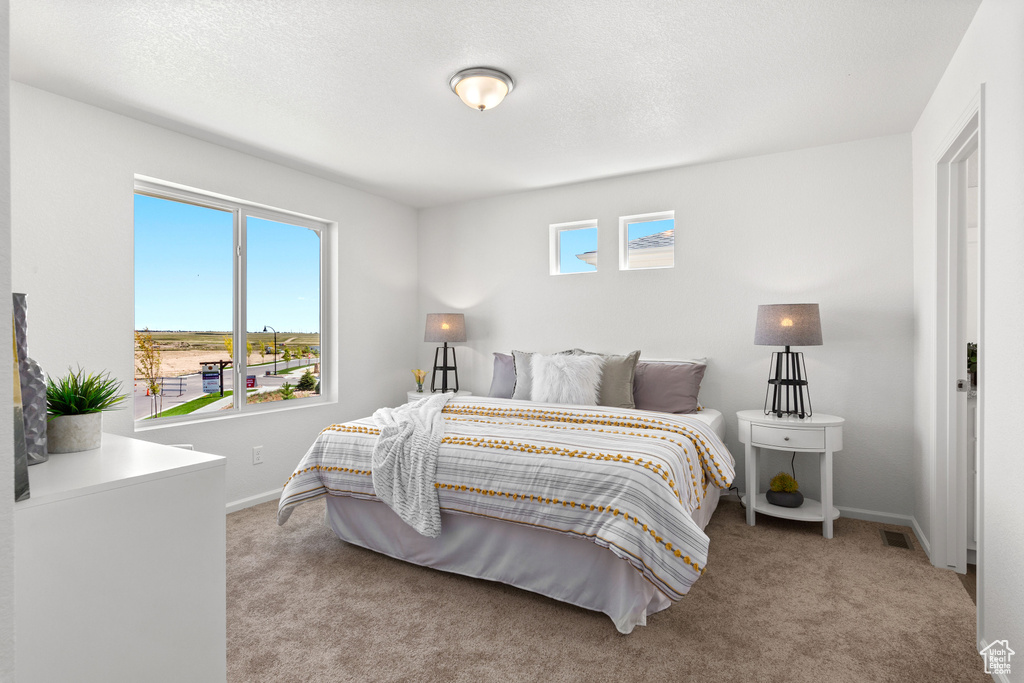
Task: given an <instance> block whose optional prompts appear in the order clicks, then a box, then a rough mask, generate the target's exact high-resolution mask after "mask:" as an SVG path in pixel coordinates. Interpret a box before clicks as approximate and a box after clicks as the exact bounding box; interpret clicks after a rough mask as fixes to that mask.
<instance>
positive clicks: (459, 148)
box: [11, 0, 980, 206]
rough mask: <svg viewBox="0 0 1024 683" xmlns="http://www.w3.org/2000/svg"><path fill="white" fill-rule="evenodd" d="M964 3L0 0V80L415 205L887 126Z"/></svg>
mask: <svg viewBox="0 0 1024 683" xmlns="http://www.w3.org/2000/svg"><path fill="white" fill-rule="evenodd" d="M979 2H980V0H898V1H897V0H676V1H664V2H656V1H653V0H647V1H641V0H601V1H598V2H595V1H587V2H583V1H582V0H580V1H576V2H560V3H553V2H549V1H543V2H526V1H523V0H489V1H488V0H438V1H435V2H430V1H428V0H423V1H420V2H414V1H412V0H379V1H371V0H364V1H362V2H354V1H352V0H286V1H285V0H281V1H279V2H261V1H258V0H248V1H242V0H228V1H221V2H198V1H194V0H193V1H185V0H90V1H89V2H82V1H81V0H11V77H12V78H13V79H14V80H17V81H21V82H23V83H27V84H29V85H32V86H35V87H38V88H42V89H44V90H49V91H51V92H55V93H58V94H61V95H65V96H67V97H71V98H74V99H78V100H81V101H84V102H88V103H91V104H94V105H97V106H100V107H104V108H106V109H110V110H112V111H115V112H119V113H123V114H127V115H129V116H133V117H136V118H139V119H142V120H144V121H149V122H152V123H156V124H159V125H162V126H166V127H169V128H172V129H174V130H178V131H182V132H185V133H188V134H190V135H194V136H196V137H199V138H202V139H205V140H210V141H213V142H217V143H219V144H223V145H225V146H228V147H231V148H235V149H239V150H243V151H246V152H249V153H251V154H255V155H257V156H260V157H264V158H267V159H271V160H274V161H277V162H279V163H283V164H285V165H288V166H292V167H295V168H299V169H302V170H305V171H309V172H311V173H315V174H317V175H320V176H323V177H327V178H330V179H333V180H338V181H341V182H343V183H346V184H348V185H351V186H354V187H358V188H361V189H365V190H368V191H370V192H373V193H376V194H380V195H383V196H387V197H391V198H393V199H396V200H398V201H401V202H404V203H406V204H410V205H412V206H433V205H437V204H444V203H448V202H453V201H461V200H465V199H471V198H475V197H482V196H487V195H493V194H499V193H505V192H511V191H516V190H522V189H529V188H537V187H546V186H552V185H559V184H564V183H571V182H576V181H583V180H590V179H593V178H600V177H607V176H614V175H620V174H624V173H632V172H637V171H644V170H649V169H654V168H663V167H668V166H676V165H682V164H693V163H701V162H707V161H713V160H718V159H728V158H736V157H744V156H750V155H755V154H763V153H768V152H775V151H782V150H789V149H798V148H803V147H811V146H816V145H823V144H830V143H836V142H842V141H847V140H856V139H860V138H867V137H873V136H878V135H887V134H892V133H899V132H907V131H909V130H910V129H911V128H912V127H913V125H914V123H915V122H916V120H917V118H918V116H919V115H920V113H921V111H922V109H923V108H924V105H925V104H926V102H927V100H928V97H929V96H930V94H931V92H932V90H933V89H934V87H935V85H936V83H937V82H938V80H939V77H940V76H941V75H942V72H943V70H944V69H945V67H946V64H947V63H948V62H949V60H950V58H951V57H952V55H953V52H954V51H955V49H956V46H957V45H958V44H959V42H960V39H961V37H962V36H963V33H964V31H965V30H966V28H967V25H968V24H969V23H970V20H971V18H972V17H973V16H974V12H975V10H976V9H977V6H978V4H979ZM471 66H493V67H497V68H499V69H502V70H504V71H507V72H508V73H509V74H511V75H512V77H513V78H514V79H515V81H516V88H515V90H514V92H512V94H510V95H509V96H508V98H507V99H506V100H505V102H504V103H502V104H501V105H500V106H499V107H498V108H496V109H493V110H491V111H487V112H483V113H481V112H477V111H474V110H472V109H470V108H468V107H467V106H465V105H464V104H462V102H460V101H459V99H458V98H457V97H456V96H455V95H454V94H453V93H452V92H451V91H450V90H449V89H448V79H449V78H450V77H451V75H452V74H454V73H455V72H456V71H458V70H460V69H463V68H466V67H471Z"/></svg>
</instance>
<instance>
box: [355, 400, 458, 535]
mask: <svg viewBox="0 0 1024 683" xmlns="http://www.w3.org/2000/svg"><path fill="white" fill-rule="evenodd" d="M451 397H452V394H435V395H432V396H429V397H427V398H421V399H419V400H418V401H413V402H412V403H406V404H405V405H401V406H398V407H397V408H381V409H380V410H378V411H377V412H375V413H374V414H373V423H374V424H375V425H376V426H377V427H378V428H379V429H380V437H379V438H378V439H377V443H376V444H375V445H374V447H373V455H372V458H371V463H372V465H371V470H372V472H373V490H374V492H375V493H376V494H377V497H378V498H380V499H381V500H383V501H384V502H385V503H387V504H388V506H389V507H390V508H391V509H392V510H394V511H395V512H397V513H398V516H399V517H401V518H402V520H403V521H404V522H405V523H406V524H408V525H409V526H411V527H412V528H413V529H415V530H416V531H417V532H419V533H420V534H422V535H424V536H429V537H430V538H437V537H438V536H440V535H441V510H440V507H439V505H438V502H437V488H436V487H435V486H434V484H435V473H436V471H437V452H438V449H439V448H440V447H441V439H442V438H443V437H444V418H442V416H441V410H442V409H443V408H444V404H445V403H447V402H448V399H450V398H451Z"/></svg>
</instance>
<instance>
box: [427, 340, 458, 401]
mask: <svg viewBox="0 0 1024 683" xmlns="http://www.w3.org/2000/svg"><path fill="white" fill-rule="evenodd" d="M438 351H444V355H443V356H442V360H441V363H440V365H439V364H438V362H437V353H438ZM449 351H451V352H452V364H451V365H448V352H449ZM449 370H451V371H452V372H454V373H455V388H454V389H452V388H450V387H449V386H448V371H449ZM439 372H440V373H441V388H440V389H437V388H436V387H435V383H436V381H437V373H439ZM435 391H440V392H441V393H442V394H443V393H444V392H446V391H454V392H455V393H458V391H459V368H458V367H456V360H455V348H454V347H452V348H449V347H448V342H445V343H444V346H443V347H442V346H438V347H437V348H436V349H434V374H433V375H431V377H430V392H431V393H434V392H435Z"/></svg>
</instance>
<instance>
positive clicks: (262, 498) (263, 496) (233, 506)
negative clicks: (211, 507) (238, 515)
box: [227, 489, 281, 514]
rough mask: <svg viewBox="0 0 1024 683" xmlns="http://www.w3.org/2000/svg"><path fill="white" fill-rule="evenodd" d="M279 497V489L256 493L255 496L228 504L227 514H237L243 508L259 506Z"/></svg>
mask: <svg viewBox="0 0 1024 683" xmlns="http://www.w3.org/2000/svg"><path fill="white" fill-rule="evenodd" d="M280 497H281V489H274V490H273V491H267V492H266V493H257V494H256V495H255V496H249V497H248V498H242V499H241V500H236V501H234V502H231V503H228V506H227V514H231V513H232V512H238V511H239V510H244V509H245V508H251V507H252V506H253V505H259V504H260V503H266V502H268V501H271V500H277V499H278V498H280Z"/></svg>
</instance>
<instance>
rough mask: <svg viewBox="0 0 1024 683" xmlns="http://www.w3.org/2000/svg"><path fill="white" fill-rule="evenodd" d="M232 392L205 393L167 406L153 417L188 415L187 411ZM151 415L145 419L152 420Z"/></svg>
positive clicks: (192, 410)
mask: <svg viewBox="0 0 1024 683" xmlns="http://www.w3.org/2000/svg"><path fill="white" fill-rule="evenodd" d="M232 393H234V392H231V391H225V392H224V396H221V395H220V392H219V391H218V392H217V393H214V394H206V395H205V396H200V397H199V398H194V399H192V400H191V401H186V402H185V403H182V404H181V405H177V406H174V407H173V408H168V409H167V410H164V411H162V412H160V413H157V414H156V415H154V416H153V417H174V416H175V415H188V414H189V413H194V412H195V411H197V410H199V409H200V408H202V407H203V406H208V405H210V404H211V403H213V402H214V401H219V400H220V399H222V398H226V397H228V396H230V395H231V394H232ZM153 417H147V418H146V419H147V420H152V419H153Z"/></svg>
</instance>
